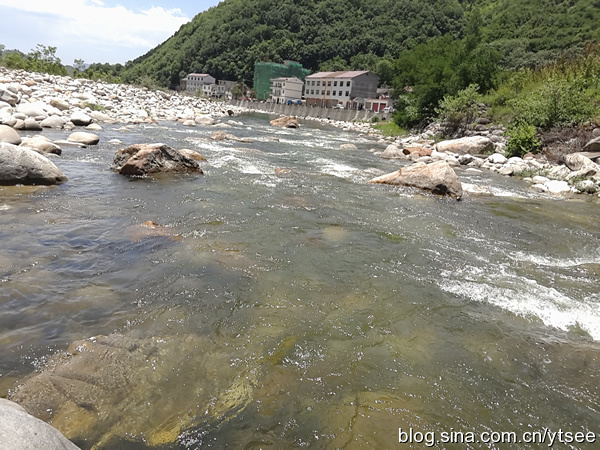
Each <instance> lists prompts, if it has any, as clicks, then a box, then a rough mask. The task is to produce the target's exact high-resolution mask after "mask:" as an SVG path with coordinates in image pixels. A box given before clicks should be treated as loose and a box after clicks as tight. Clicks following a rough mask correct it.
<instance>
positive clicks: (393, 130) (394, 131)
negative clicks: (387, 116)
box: [372, 122, 408, 136]
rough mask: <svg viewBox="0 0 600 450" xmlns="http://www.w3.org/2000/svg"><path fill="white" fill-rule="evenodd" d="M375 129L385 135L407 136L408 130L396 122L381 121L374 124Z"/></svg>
mask: <svg viewBox="0 0 600 450" xmlns="http://www.w3.org/2000/svg"><path fill="white" fill-rule="evenodd" d="M372 126H373V128H374V129H376V130H379V131H381V134H383V135H384V136H406V135H408V131H406V130H405V129H404V128H402V127H401V126H400V125H398V124H397V123H395V122H387V123H379V124H377V125H372Z"/></svg>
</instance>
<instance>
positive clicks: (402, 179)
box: [369, 161, 462, 200]
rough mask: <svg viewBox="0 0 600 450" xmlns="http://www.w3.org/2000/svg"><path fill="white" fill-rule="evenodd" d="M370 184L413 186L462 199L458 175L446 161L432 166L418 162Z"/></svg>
mask: <svg viewBox="0 0 600 450" xmlns="http://www.w3.org/2000/svg"><path fill="white" fill-rule="evenodd" d="M369 183H381V184H392V185H402V186H413V187H417V188H419V189H424V190H428V191H431V192H433V193H434V194H439V195H449V196H450V197H453V198H455V199H457V200H460V198H461V197H462V186H461V182H460V179H459V178H458V175H456V172H454V170H453V169H452V167H450V165H449V164H448V163H447V162H446V161H437V162H434V163H432V164H429V165H427V164H425V163H421V162H418V163H416V164H414V165H412V166H409V167H404V168H402V169H400V170H397V171H396V172H392V173H388V174H386V175H382V176H380V177H377V178H373V179H372V180H370V181H369Z"/></svg>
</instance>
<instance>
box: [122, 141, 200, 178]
mask: <svg viewBox="0 0 600 450" xmlns="http://www.w3.org/2000/svg"><path fill="white" fill-rule="evenodd" d="M111 169H112V170H114V171H116V172H119V173H120V174H121V175H134V176H143V175H148V174H153V173H198V174H201V173H202V169H201V168H200V165H199V164H198V162H197V161H195V160H194V159H191V158H189V157H188V156H185V155H184V154H183V153H181V152H178V151H177V150H175V149H173V148H171V147H169V146H168V145H166V144H135V145H130V146H129V147H127V148H124V149H122V150H119V151H118V152H117V153H116V154H115V158H114V160H113V163H112V165H111Z"/></svg>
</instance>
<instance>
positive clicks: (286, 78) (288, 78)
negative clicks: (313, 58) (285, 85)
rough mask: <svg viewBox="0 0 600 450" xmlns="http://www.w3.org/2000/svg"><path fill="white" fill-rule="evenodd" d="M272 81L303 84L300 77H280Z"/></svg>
mask: <svg viewBox="0 0 600 450" xmlns="http://www.w3.org/2000/svg"><path fill="white" fill-rule="evenodd" d="M271 81H297V82H300V83H302V80H301V79H300V78H298V77H279V78H271Z"/></svg>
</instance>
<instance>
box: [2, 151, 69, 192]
mask: <svg viewBox="0 0 600 450" xmlns="http://www.w3.org/2000/svg"><path fill="white" fill-rule="evenodd" d="M65 181H67V177H66V176H65V174H64V173H63V172H62V171H61V170H60V169H59V168H58V167H56V165H54V163H53V162H52V161H50V160H49V159H48V158H46V157H45V156H42V155H40V154H39V153H37V152H35V151H34V150H31V149H29V148H25V147H17V146H16V145H12V144H7V143H3V142H0V185H5V186H6V185H15V184H42V185H52V184H60V183H63V182H65Z"/></svg>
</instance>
